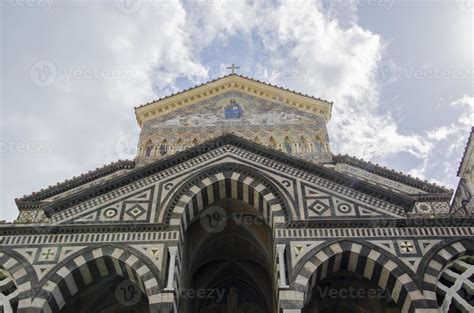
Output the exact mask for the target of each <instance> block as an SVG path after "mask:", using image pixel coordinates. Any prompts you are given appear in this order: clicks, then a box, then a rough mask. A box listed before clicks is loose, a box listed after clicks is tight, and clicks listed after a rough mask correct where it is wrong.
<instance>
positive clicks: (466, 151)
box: [457, 126, 474, 177]
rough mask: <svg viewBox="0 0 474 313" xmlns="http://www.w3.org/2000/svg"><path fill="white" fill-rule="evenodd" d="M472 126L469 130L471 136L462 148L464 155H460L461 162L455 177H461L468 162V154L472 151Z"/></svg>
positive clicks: (473, 133) (473, 128)
mask: <svg viewBox="0 0 474 313" xmlns="http://www.w3.org/2000/svg"><path fill="white" fill-rule="evenodd" d="M473 137H474V126H473V127H472V128H471V134H470V135H469V139H468V140H467V143H466V146H465V147H464V153H463V155H462V159H461V162H460V163H459V168H458V172H457V176H458V177H461V176H462V173H461V172H462V171H463V168H464V167H465V166H466V163H467V160H469V154H470V153H471V150H472V142H473V141H474V139H473Z"/></svg>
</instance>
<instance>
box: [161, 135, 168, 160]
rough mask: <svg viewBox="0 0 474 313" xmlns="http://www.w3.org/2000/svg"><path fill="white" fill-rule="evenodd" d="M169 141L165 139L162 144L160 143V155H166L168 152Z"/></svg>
mask: <svg viewBox="0 0 474 313" xmlns="http://www.w3.org/2000/svg"><path fill="white" fill-rule="evenodd" d="M168 149H169V147H168V141H167V140H166V139H163V141H162V142H161V145H160V155H162V156H163V155H166V154H168Z"/></svg>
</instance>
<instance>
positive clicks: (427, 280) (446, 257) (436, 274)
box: [423, 240, 474, 305]
mask: <svg viewBox="0 0 474 313" xmlns="http://www.w3.org/2000/svg"><path fill="white" fill-rule="evenodd" d="M466 255H469V256H473V255H474V242H473V241H472V240H461V241H458V242H455V243H451V244H449V245H447V246H444V247H442V248H441V249H440V250H438V251H437V252H436V253H435V254H434V255H433V256H432V257H430V261H429V262H428V264H427V266H426V270H425V271H424V274H423V288H424V295H425V297H426V298H427V301H428V302H429V303H430V304H436V305H438V301H437V290H438V287H440V288H441V289H440V290H439V291H438V293H441V294H442V295H443V294H445V293H446V288H444V287H442V286H440V285H439V284H440V281H441V277H442V273H443V271H444V269H445V268H446V267H449V264H450V263H452V262H454V261H455V260H457V259H460V258H462V257H464V256H466ZM472 266H473V265H471V267H472ZM441 284H442V285H444V284H443V283H441ZM443 290H444V291H443Z"/></svg>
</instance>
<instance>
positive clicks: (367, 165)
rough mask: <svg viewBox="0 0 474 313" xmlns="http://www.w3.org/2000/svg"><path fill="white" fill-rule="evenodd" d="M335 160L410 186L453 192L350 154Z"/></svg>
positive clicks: (438, 191)
mask: <svg viewBox="0 0 474 313" xmlns="http://www.w3.org/2000/svg"><path fill="white" fill-rule="evenodd" d="M333 161H334V162H336V163H345V164H348V165H352V166H355V167H357V168H360V169H362V170H365V171H367V172H370V173H372V174H376V175H379V176H382V177H384V178H388V179H391V180H394V181H397V182H400V183H403V184H406V185H408V186H410V187H414V188H418V189H421V190H423V191H426V192H428V193H452V192H453V190H452V189H448V188H446V187H443V186H439V185H437V184H434V183H430V182H428V181H427V180H421V179H419V178H416V177H413V176H411V175H407V174H404V173H403V172H398V171H395V170H393V169H389V168H387V167H385V166H382V165H379V164H374V163H372V162H370V161H366V160H364V159H359V158H356V157H353V156H350V155H347V154H345V155H341V154H338V155H335V156H333Z"/></svg>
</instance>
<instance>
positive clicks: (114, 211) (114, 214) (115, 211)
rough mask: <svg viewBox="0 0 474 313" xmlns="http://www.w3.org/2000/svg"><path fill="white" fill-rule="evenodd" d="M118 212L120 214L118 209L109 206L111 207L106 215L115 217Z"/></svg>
mask: <svg viewBox="0 0 474 313" xmlns="http://www.w3.org/2000/svg"><path fill="white" fill-rule="evenodd" d="M117 214H118V211H117V209H114V208H109V209H107V210H105V212H104V217H107V218H114V217H115V216H117Z"/></svg>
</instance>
